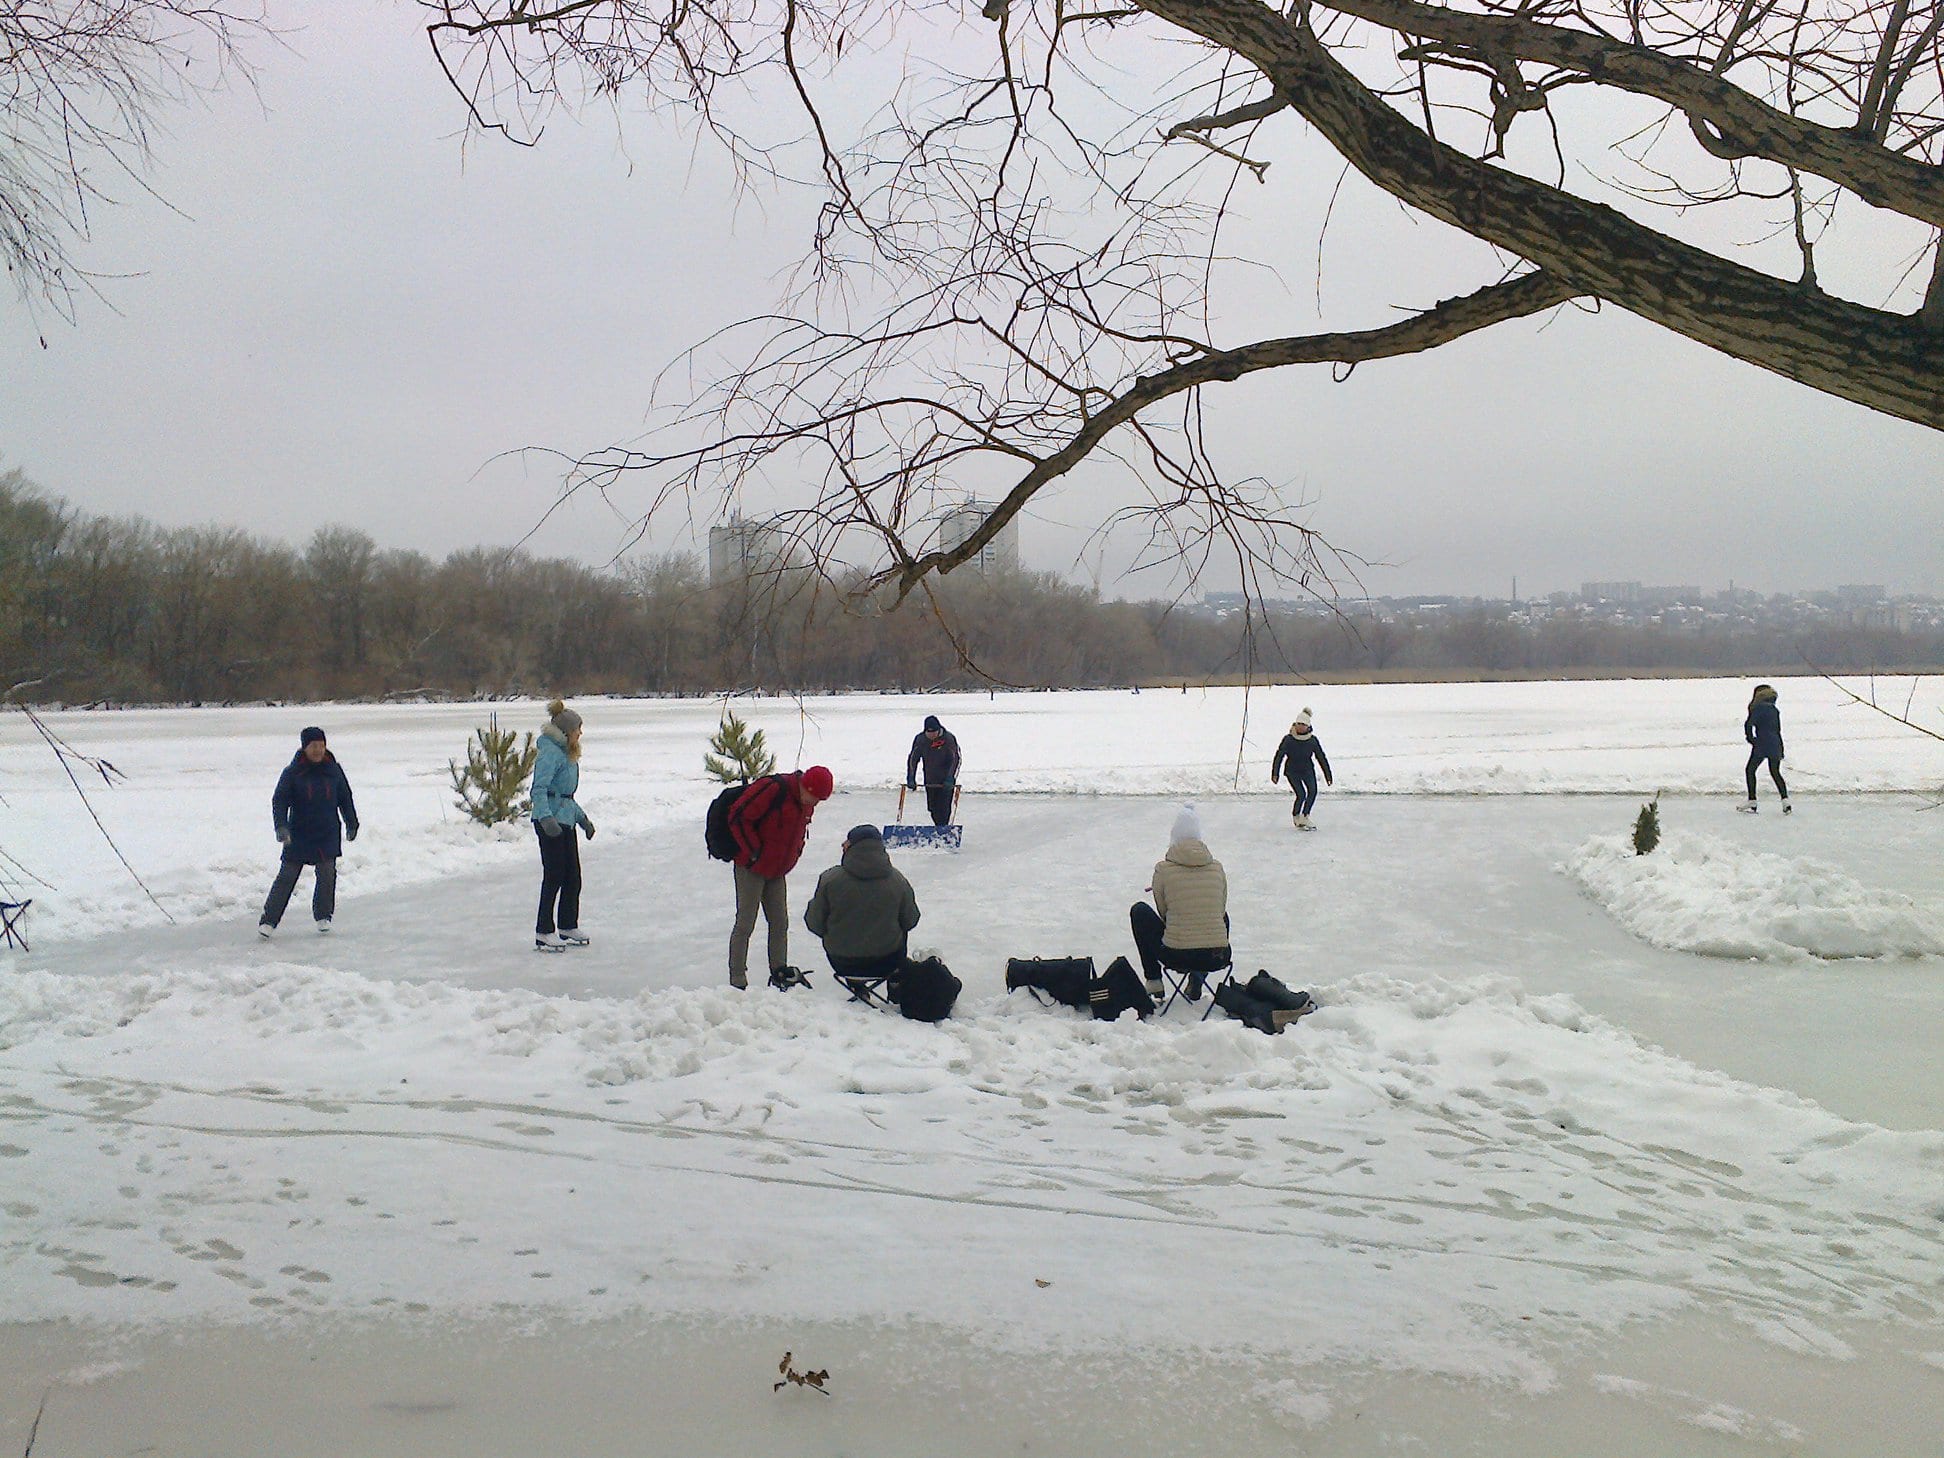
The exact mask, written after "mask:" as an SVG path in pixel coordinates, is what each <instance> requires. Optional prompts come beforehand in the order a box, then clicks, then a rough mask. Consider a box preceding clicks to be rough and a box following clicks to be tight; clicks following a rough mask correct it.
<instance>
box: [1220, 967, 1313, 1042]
mask: <svg viewBox="0 0 1944 1458" xmlns="http://www.w3.org/2000/svg"><path fill="white" fill-rule="evenodd" d="M1215 1006H1217V1007H1219V1008H1220V1009H1221V1010H1222V1011H1223V1012H1225V1013H1227V1014H1228V1015H1229V1016H1230V1017H1232V1018H1234V1019H1235V1020H1236V1021H1238V1022H1241V1023H1246V1024H1247V1025H1248V1026H1249V1027H1252V1028H1254V1029H1255V1030H1256V1031H1257V1032H1259V1033H1269V1034H1271V1035H1274V1034H1276V1033H1280V1032H1281V1031H1282V1030H1283V1029H1284V1028H1286V1027H1288V1026H1289V1025H1290V1024H1291V1023H1293V1022H1295V1021H1296V1019H1298V1018H1300V1017H1302V1016H1303V1014H1305V1013H1311V1012H1315V1011H1316V1003H1315V1001H1314V1000H1313V999H1312V998H1311V997H1310V995H1309V993H1307V992H1302V991H1291V990H1290V987H1289V985H1288V984H1287V983H1286V982H1284V981H1283V980H1282V979H1281V978H1280V977H1271V976H1270V975H1269V974H1268V973H1267V972H1257V973H1256V975H1255V976H1253V977H1251V978H1250V979H1249V980H1248V981H1247V982H1237V981H1236V980H1235V979H1234V978H1233V977H1231V978H1229V979H1227V980H1226V981H1224V982H1223V983H1222V985H1221V986H1220V987H1218V988H1216V989H1215Z"/></svg>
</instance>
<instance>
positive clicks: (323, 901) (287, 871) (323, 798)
mask: <svg viewBox="0 0 1944 1458" xmlns="http://www.w3.org/2000/svg"><path fill="white" fill-rule="evenodd" d="M297 742H298V748H297V757H296V758H295V759H293V760H291V762H290V763H289V764H287V765H286V766H284V772H283V774H281V775H280V776H278V778H277V789H276V792H275V793H274V794H272V795H271V797H270V824H271V827H272V828H273V829H274V830H275V831H276V833H277V843H278V844H279V845H281V846H282V847H283V860H282V864H280V865H279V866H278V867H277V879H276V880H274V881H272V882H271V883H270V895H269V897H268V898H267V899H266V900H265V901H264V903H263V915H262V917H260V918H259V919H258V921H257V935H258V936H260V937H266V938H267V937H268V936H269V935H270V934H271V933H272V932H274V931H275V930H276V929H277V923H278V922H280V921H282V920H283V914H284V908H285V907H286V906H288V905H289V904H290V893H291V892H292V891H295V890H296V889H297V878H298V877H299V876H301V875H302V874H303V873H304V867H305V866H310V867H313V868H314V871H315V881H314V884H313V885H312V887H311V915H312V917H314V918H315V919H316V921H317V929H318V930H319V931H320V932H328V931H329V930H330V929H331V918H332V916H334V915H335V914H336V912H337V863H338V857H339V856H341V855H343V854H344V841H346V840H356V839H357V838H358V807H357V805H356V804H355V803H353V801H352V799H351V782H350V781H349V780H348V779H346V778H345V777H344V770H343V769H342V768H341V767H340V766H339V764H338V762H337V756H336V755H334V754H332V753H331V749H330V746H329V745H328V744H327V743H326V742H325V739H324V731H323V730H322V729H319V728H317V727H316V726H314V725H313V726H312V727H310V728H308V729H306V730H304V732H303V733H302V734H300V735H298V736H297ZM340 821H342V823H343V827H344V833H343V837H342V839H340V838H339V834H338V825H339V822H340Z"/></svg>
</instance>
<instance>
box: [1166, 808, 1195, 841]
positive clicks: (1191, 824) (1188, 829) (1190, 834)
mask: <svg viewBox="0 0 1944 1458" xmlns="http://www.w3.org/2000/svg"><path fill="white" fill-rule="evenodd" d="M1201 838H1202V824H1201V816H1200V815H1198V814H1197V813H1196V812H1195V807H1194V806H1193V805H1183V806H1182V807H1181V813H1180V814H1178V815H1176V816H1175V818H1174V829H1172V830H1170V831H1169V832H1168V844H1169V845H1180V844H1181V843H1182V842H1183V841H1184V840H1200V839H1201Z"/></svg>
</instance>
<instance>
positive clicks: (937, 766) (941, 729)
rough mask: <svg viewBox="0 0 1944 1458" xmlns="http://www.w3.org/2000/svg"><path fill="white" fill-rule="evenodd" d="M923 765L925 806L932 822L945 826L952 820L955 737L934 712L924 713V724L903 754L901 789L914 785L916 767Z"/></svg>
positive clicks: (956, 764) (956, 771) (956, 766)
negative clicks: (902, 783) (904, 754)
mask: <svg viewBox="0 0 1944 1458" xmlns="http://www.w3.org/2000/svg"><path fill="white" fill-rule="evenodd" d="M921 763H922V764H923V765H924V767H925V808H926V809H928V810H930V811H931V818H932V824H933V825H949V824H950V823H951V820H952V795H953V793H954V792H955V791H956V790H957V789H958V777H959V744H958V740H957V739H956V738H954V737H953V736H952V735H951V734H950V733H948V732H947V731H946V728H945V726H944V725H943V724H941V723H939V722H938V716H937V715H936V714H927V715H926V716H925V727H924V728H923V729H921V730H919V732H918V734H917V736H916V737H915V738H913V739H912V741H911V753H910V754H908V755H906V756H905V788H906V789H907V790H915V789H917V788H918V766H919V765H920V764H921Z"/></svg>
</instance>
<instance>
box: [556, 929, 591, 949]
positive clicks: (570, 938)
mask: <svg viewBox="0 0 1944 1458" xmlns="http://www.w3.org/2000/svg"><path fill="white" fill-rule="evenodd" d="M587 941H588V938H587V933H586V932H584V931H582V930H581V929H580V928H579V927H562V928H561V929H560V944H561V946H563V947H584V946H586V945H587Z"/></svg>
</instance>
